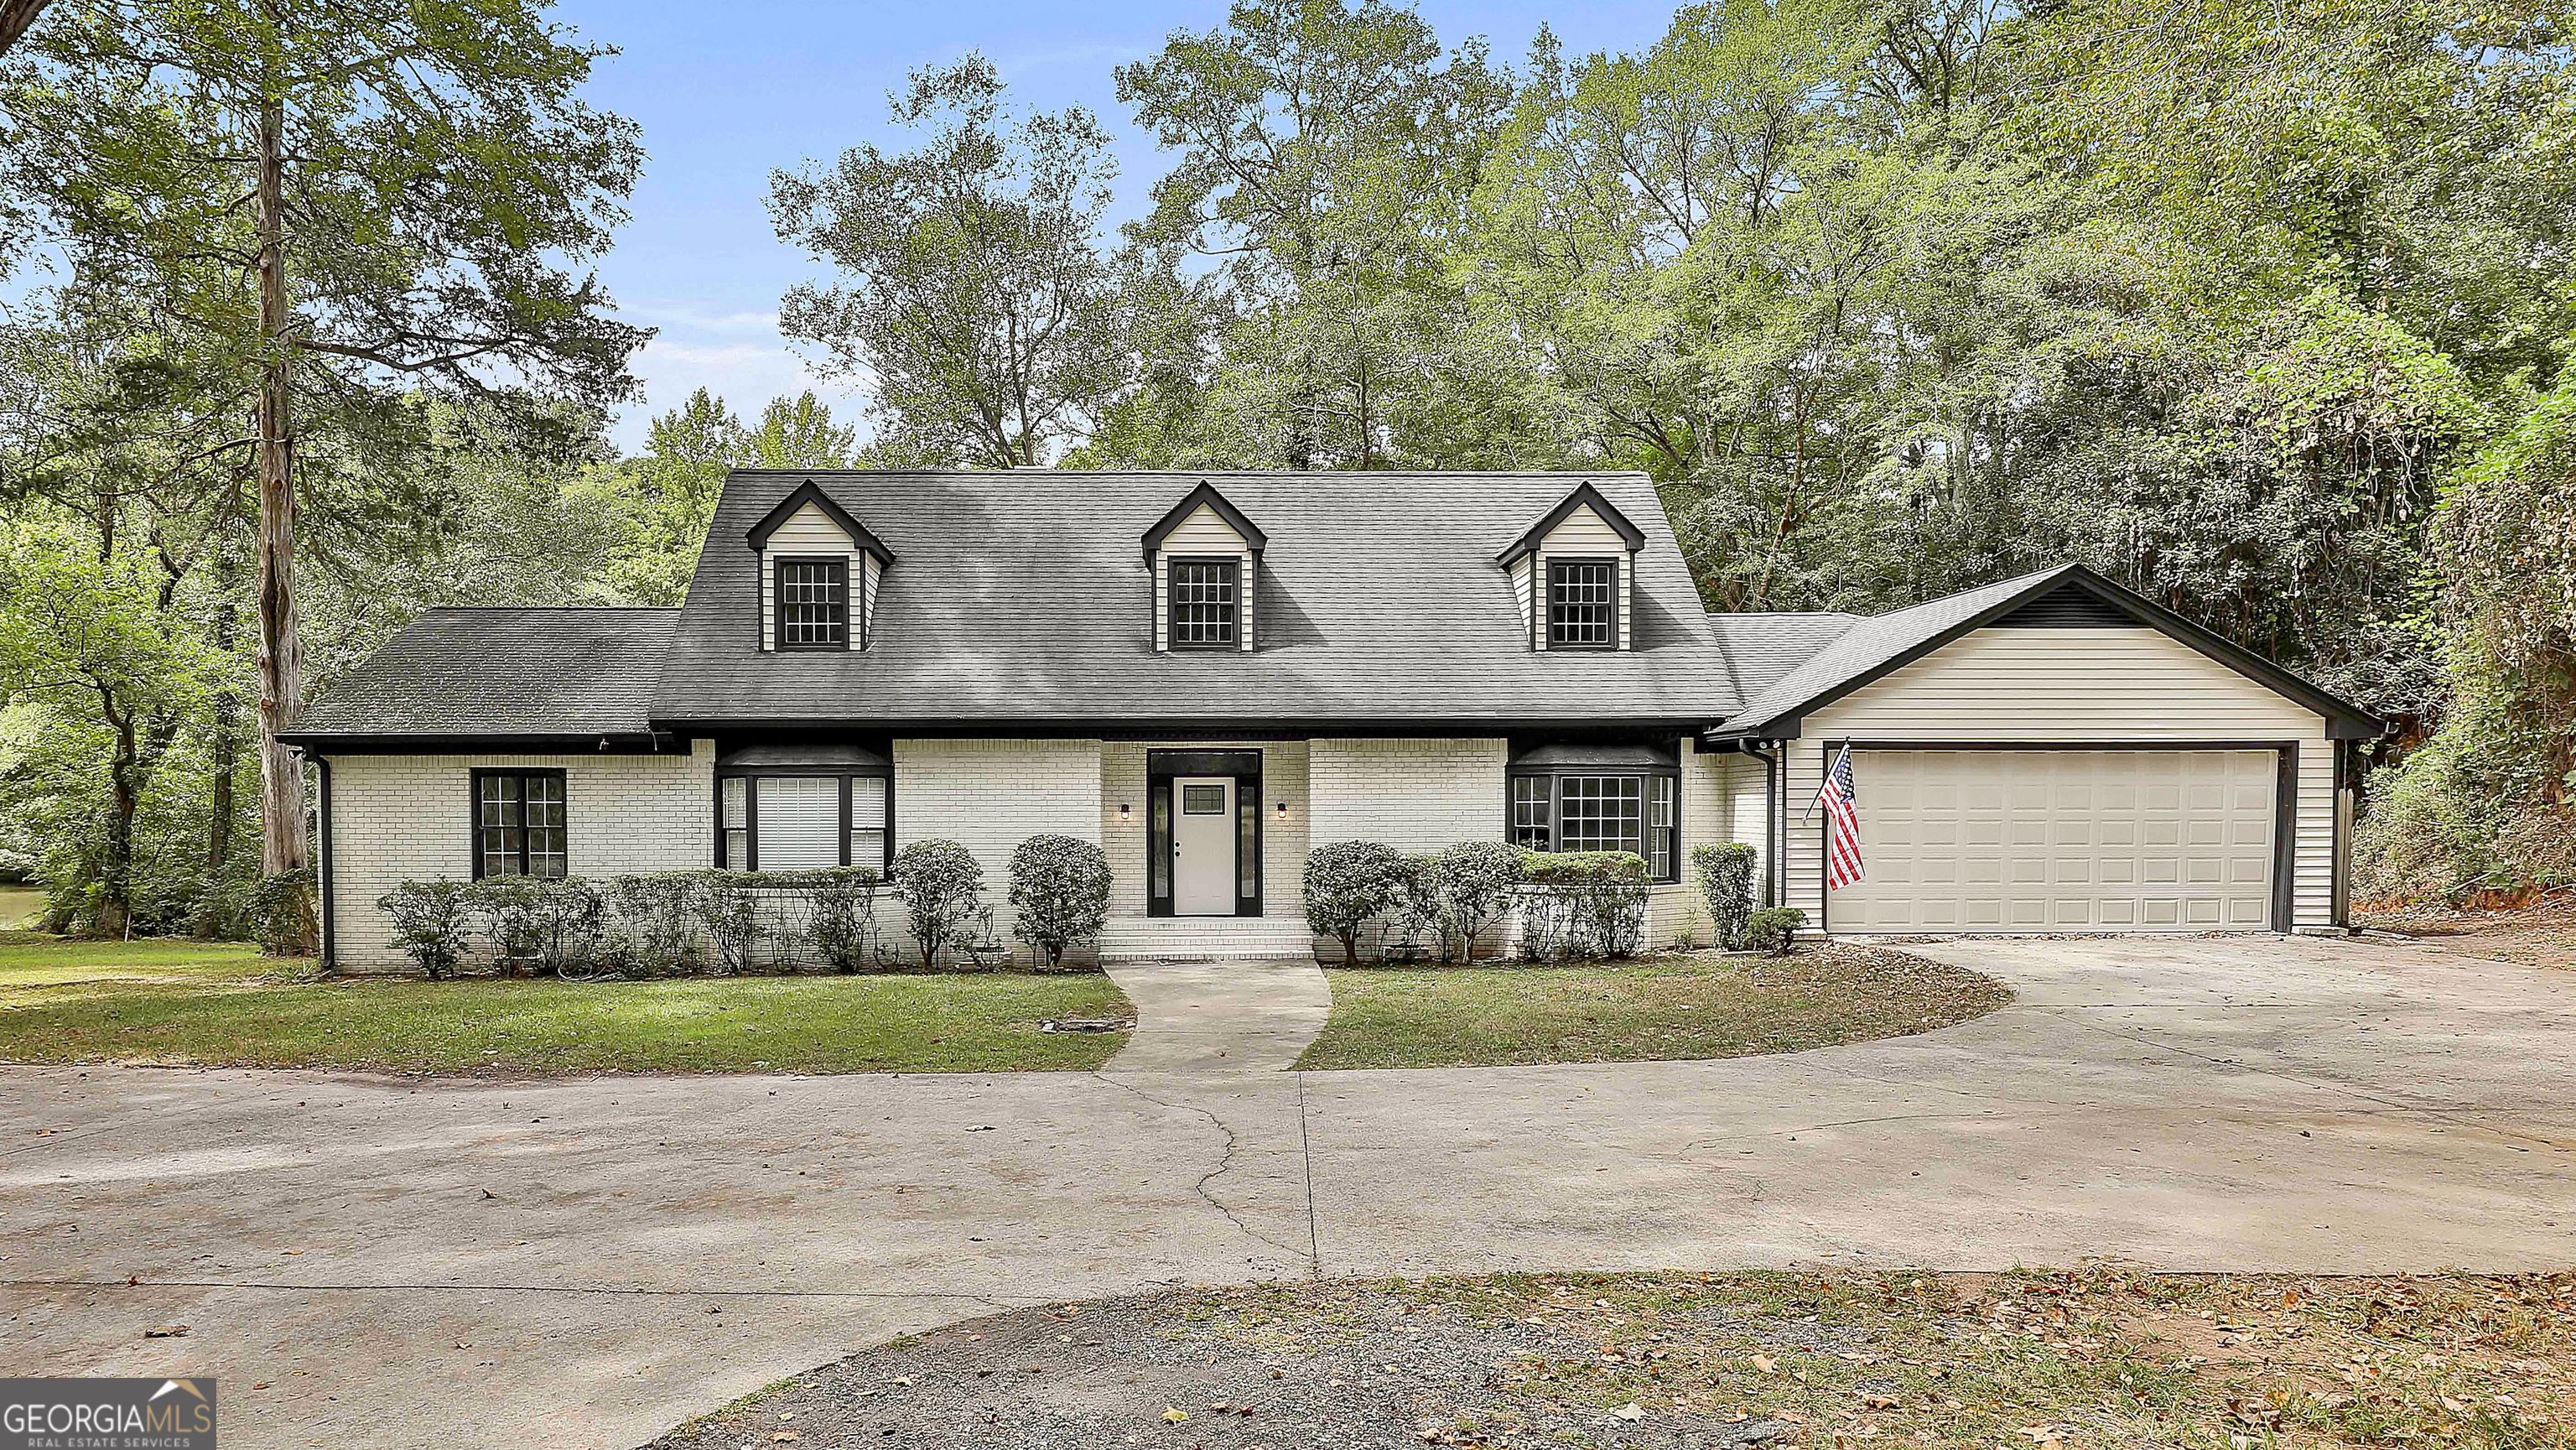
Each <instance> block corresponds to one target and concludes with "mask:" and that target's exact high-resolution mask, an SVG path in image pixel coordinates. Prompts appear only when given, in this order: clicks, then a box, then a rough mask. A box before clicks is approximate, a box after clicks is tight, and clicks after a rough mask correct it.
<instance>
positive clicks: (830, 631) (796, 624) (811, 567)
mask: <svg viewBox="0 0 2576 1450" xmlns="http://www.w3.org/2000/svg"><path fill="white" fill-rule="evenodd" d="M774 567H775V568H776V570H777V573H778V579H777V585H776V587H777V593H778V600H777V609H778V647H779V648H780V649H847V648H849V645H850V561H849V560H847V559H781V560H779V561H777V563H776V565H775V566H774Z"/></svg>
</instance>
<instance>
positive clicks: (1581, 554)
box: [1524, 504, 1637, 649]
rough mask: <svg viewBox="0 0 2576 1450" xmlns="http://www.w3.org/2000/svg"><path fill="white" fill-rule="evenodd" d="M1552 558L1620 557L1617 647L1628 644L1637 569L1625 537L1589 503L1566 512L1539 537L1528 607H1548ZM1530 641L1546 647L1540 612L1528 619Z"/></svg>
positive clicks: (1535, 608) (1544, 628)
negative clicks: (1548, 579)
mask: <svg viewBox="0 0 2576 1450" xmlns="http://www.w3.org/2000/svg"><path fill="white" fill-rule="evenodd" d="M1551 558H1564V559H1570V558H1584V559H1616V560H1618V561H1619V648H1621V649H1626V648H1628V647H1629V629H1628V621H1629V615H1630V614H1631V613H1632V612H1633V608H1632V605H1633V602H1634V600H1635V597H1636V588H1637V586H1636V572H1637V570H1636V556H1635V555H1633V554H1630V553H1629V552H1628V540H1627V538H1626V537H1625V536H1623V535H1622V534H1621V533H1620V532H1619V531H1618V530H1617V529H1614V528H1612V527H1610V523H1609V521H1608V520H1606V519H1604V518H1602V517H1601V515H1599V514H1597V513H1594V512H1593V511H1592V506H1591V505H1590V504H1585V505H1584V506H1582V507H1581V508H1578V509H1576V510H1575V511H1574V512H1572V513H1570V514H1567V515H1566V516H1565V519H1564V521H1563V522H1561V523H1559V524H1558V525H1557V526H1556V527H1555V528H1553V529H1550V530H1548V532H1547V537H1546V538H1543V539H1541V540H1539V543H1538V555H1537V558H1536V560H1535V561H1534V562H1533V564H1532V566H1531V584H1530V589H1529V592H1530V595H1531V602H1530V604H1529V609H1530V610H1533V611H1544V610H1545V609H1546V607H1547V605H1546V599H1547V561H1548V560H1549V559H1551ZM1524 617H1527V615H1526V614H1525V616H1524ZM1530 642H1531V643H1532V644H1533V645H1535V646H1536V647H1538V648H1539V649H1546V648H1547V621H1546V619H1545V617H1544V615H1543V614H1541V616H1540V617H1538V618H1536V619H1535V620H1533V621H1532V623H1531V628H1530ZM1595 648H1598V646H1595Z"/></svg>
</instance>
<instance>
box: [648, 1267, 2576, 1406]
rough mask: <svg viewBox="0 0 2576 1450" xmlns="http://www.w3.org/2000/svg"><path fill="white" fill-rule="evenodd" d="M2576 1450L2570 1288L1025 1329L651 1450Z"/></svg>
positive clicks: (1837, 1293) (1428, 1286) (1727, 1291)
mask: <svg viewBox="0 0 2576 1450" xmlns="http://www.w3.org/2000/svg"><path fill="white" fill-rule="evenodd" d="M657 1443H658V1444H659V1445H660V1446H662V1447H666V1450H682V1447H686V1450H718V1447H721V1450H737V1447H744V1446H756V1447H761V1450H775V1447H777V1446H780V1445H798V1446H836V1445H838V1446H856V1445H868V1446H883V1447H915V1446H918V1447H932V1446H937V1447H942V1450H1003V1447H1011V1450H1049V1447H1075V1446H1083V1447H1089V1446H1124V1445H1148V1446H1167V1447H1171V1450H1308V1447H1315V1450H1333V1447H1359V1446H1367V1447H1408V1446H1421V1445H1449V1446H1486V1447H1512V1446H1596V1447H1614V1446H1628V1447H1660V1450H1682V1447H1707V1450H1714V1447H1727V1446H1740V1445H1746V1446H1749V1445H1761V1446H1771V1447H1810V1450H1827V1447H1831V1450H1858V1447H1861V1446H1870V1447H1872V1450H1876V1447H1879V1446H1884V1447H1887V1450H1898V1447H1905V1446H1959V1447H1981V1450H2091V1447H2097V1446H2098V1447H2129V1446H2177V1447H2196V1450H2303V1447H2339V1446H2390V1447H2422V1450H2449V1447H2464V1450H2469V1447H2480V1450H2508V1447H2510V1450H2548V1447H2562V1450H2563V1447H2569V1446H2576V1274H2558V1275H2547V1276H2530V1277H2520V1278H2471V1277H2465V1276H2460V1277H2453V1276H2432V1277H2414V1276H2409V1277H2397V1278H2315V1277H2272V1276H2248V1277H2199V1276H2184V1275H2162V1274H2137V1273H2127V1272H2119V1271H2113V1270H2093V1271H2088V1272H2085V1273H2080V1274H2057V1273H2014V1274H2000V1275H1970V1274H1920V1273H1743V1274H1721V1275H1696V1274H1692V1275H1684V1274H1661V1275H1573V1274H1559V1275H1540V1276H1512V1277H1502V1278H1483V1279H1440V1280H1432V1281H1429V1282H1401V1281H1394V1282H1338V1283H1335V1282H1326V1283H1309V1284H1295V1285H1282V1286H1268V1287H1257V1288H1241V1289H1195V1290H1187V1291H1177V1292H1173V1293H1168V1294H1163V1295H1155V1296H1146V1297H1140V1298H1133V1299H1120V1300H1106V1301H1101V1302H1098V1303H1089V1304H1067V1305H1059V1306H1053V1307H1044V1308H1036V1309H1024V1310H1018V1311H1014V1312H1011V1313H1006V1314H1001V1315H996V1316H992V1317H990V1318H985V1319H980V1320H974V1321H969V1322H967V1323H963V1324H957V1325H952V1326H949V1327H947V1328H944V1329H940V1330H937V1331H934V1332H932V1333H929V1334H926V1335H922V1336H920V1337H918V1338H908V1339H904V1340H899V1341H896V1342H895V1343H894V1344H892V1345H889V1346H886V1347H884V1348H880V1349H873V1350H868V1351H864V1352H862V1353H858V1354H854V1355H852V1356H850V1357H849V1358H847V1359H845V1360H841V1361H839V1362H837V1363H834V1364H830V1365H826V1366H823V1367H822V1368H820V1369H817V1370H814V1371H812V1372H809V1373H807V1374H804V1375H800V1376H798V1377H796V1378H795V1379H793V1380H790V1381H787V1382H785V1383H784V1384H781V1385H778V1386H774V1387H772V1388H771V1389H770V1390H768V1391H766V1392H764V1393H762V1394H760V1395H756V1396H754V1397H752V1398H751V1399H749V1400H746V1401H743V1402H742V1403H740V1404H737V1405H735V1406H733V1407H731V1408H729V1409H727V1410H725V1411H723V1412H721V1413H719V1414H716V1415H713V1416H709V1417H708V1418H706V1419H704V1420H701V1421H697V1422H695V1423H692V1424H690V1425H687V1426H683V1427H681V1428H680V1429H679V1430H677V1431H675V1432H673V1433H672V1434H671V1435H670V1436H669V1437H667V1438H666V1439H664V1440H662V1441H660V1442H657Z"/></svg>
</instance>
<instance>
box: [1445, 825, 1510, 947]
mask: <svg viewBox="0 0 2576 1450" xmlns="http://www.w3.org/2000/svg"><path fill="white" fill-rule="evenodd" d="M1527 855H1529V852H1528V851H1527V850H1526V849H1524V848H1522V847H1519V846H1515V845H1513V844H1511V843H1510V842H1508V841H1461V842H1459V843H1458V844H1457V845H1455V846H1452V847H1450V848H1449V849H1448V850H1446V851H1443V852H1441V853H1440V855H1439V856H1438V858H1437V859H1436V860H1434V861H1433V863H1432V868H1431V869H1432V875H1433V877H1434V879H1435V881H1436V883H1437V885H1438V888H1439V896H1440V906H1441V909H1442V911H1443V912H1444V913H1445V914H1446V916H1447V921H1448V927H1449V930H1450V931H1451V932H1452V933H1454V934H1455V935H1456V937H1457V939H1458V944H1459V949H1460V954H1461V955H1462V956H1464V957H1465V959H1466V961H1467V964H1468V965H1469V966H1474V965H1475V963H1476V938H1477V937H1478V936H1480V935H1482V934H1483V933H1484V932H1485V931H1486V930H1487V929H1489V928H1490V927H1492V926H1493V925H1494V923H1496V922H1498V921H1500V920H1502V919H1503V917H1504V915H1505V914H1506V913H1508V912H1509V911H1510V910H1511V909H1512V902H1513V900H1514V898H1515V897H1517V896H1518V895H1519V888H1520V884H1521V879H1522V875H1523V873H1524V872H1525V871H1526V869H1527V868H1526V866H1525V865H1524V864H1523V860H1522V858H1524V857H1526V856H1527ZM1440 959H1441V960H1442V961H1444V962H1445V961H1447V960H1448V959H1449V956H1448V953H1447V951H1446V950H1445V949H1444V950H1443V951H1442V953H1441V957H1440Z"/></svg>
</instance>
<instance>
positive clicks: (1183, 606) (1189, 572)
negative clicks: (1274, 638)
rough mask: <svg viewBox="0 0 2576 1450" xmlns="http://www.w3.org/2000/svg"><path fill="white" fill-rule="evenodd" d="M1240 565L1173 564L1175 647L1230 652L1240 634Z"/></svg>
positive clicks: (1228, 561)
mask: <svg viewBox="0 0 2576 1450" xmlns="http://www.w3.org/2000/svg"><path fill="white" fill-rule="evenodd" d="M1241 577H1242V576H1241V565H1240V564H1239V562H1238V561H1236V560H1233V559H1174V560H1173V561H1172V583H1171V590H1172V647H1173V648H1174V649H1230V648H1232V647H1233V646H1234V643H1235V640H1236V637H1237V634H1238V630H1237V624H1238V622H1239V621H1238V614H1239V610H1238V607H1237V606H1238V601H1237V597H1236V596H1237V590H1238V587H1239V585H1240V582H1241Z"/></svg>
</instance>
